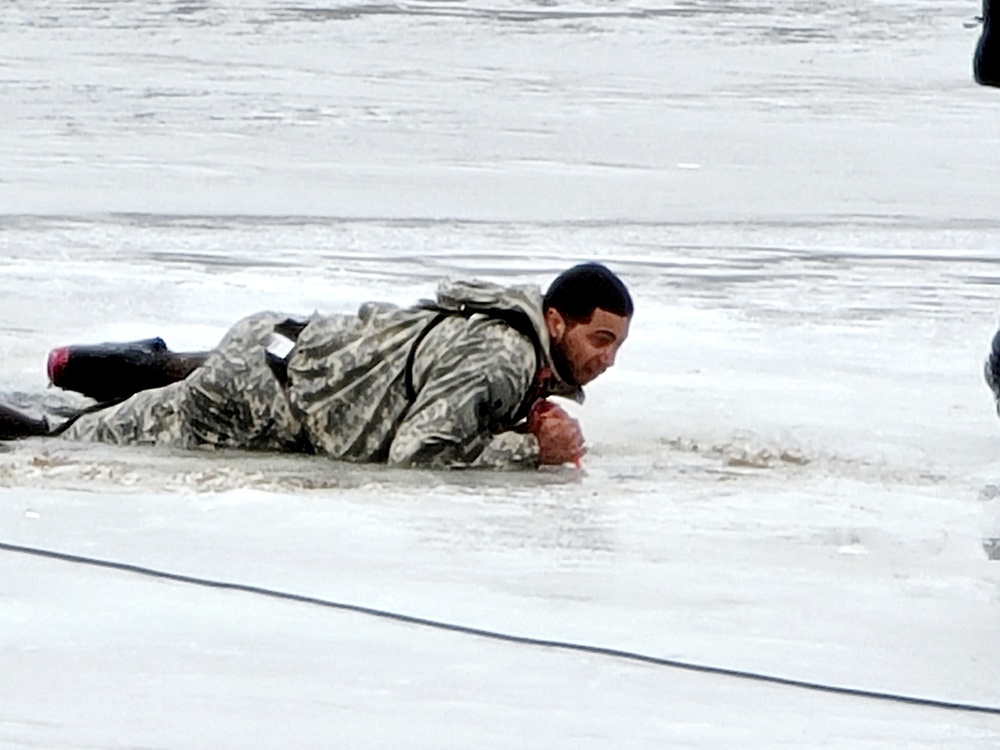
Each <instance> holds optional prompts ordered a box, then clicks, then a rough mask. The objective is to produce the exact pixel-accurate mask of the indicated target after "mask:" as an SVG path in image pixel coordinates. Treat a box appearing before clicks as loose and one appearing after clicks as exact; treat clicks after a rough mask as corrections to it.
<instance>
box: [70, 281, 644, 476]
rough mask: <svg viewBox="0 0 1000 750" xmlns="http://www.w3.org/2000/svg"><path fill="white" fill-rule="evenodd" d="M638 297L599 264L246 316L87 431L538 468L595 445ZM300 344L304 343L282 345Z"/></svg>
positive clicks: (109, 437) (115, 438) (394, 460)
mask: <svg viewBox="0 0 1000 750" xmlns="http://www.w3.org/2000/svg"><path fill="white" fill-rule="evenodd" d="M631 315H632V301H631V298H630V297H629V294H628V291H627V290H626V288H625V286H624V284H622V282H621V281H620V280H619V279H618V278H617V277H616V276H614V274H612V273H611V272H610V271H608V269H606V268H605V267H604V266H601V265H599V264H584V265H582V266H576V267H575V268H572V269H570V270H569V271H567V272H565V273H564V274H562V275H561V276H560V277H559V278H558V279H557V280H556V281H555V282H554V283H553V285H552V287H550V289H549V292H548V294H547V295H546V297H545V298H543V297H542V294H541V292H540V291H539V290H538V289H537V288H536V287H532V286H514V287H509V288H505V287H501V286H498V285H494V284H488V283H483V282H450V283H444V284H442V285H441V287H440V288H439V291H438V295H437V299H436V300H435V301H434V302H433V303H428V302H425V303H422V304H420V305H418V306H416V307H412V308H399V307H396V306H393V305H388V304H375V303H369V304H365V305H363V306H362V307H361V309H360V311H359V312H358V314H357V315H315V316H313V317H312V318H309V319H308V320H305V321H301V322H297V321H294V320H291V319H289V318H288V317H287V316H285V315H278V314H276V313H270V312H266V313H259V314H256V315H253V316H251V317H248V318H246V319H244V320H242V321H240V322H239V323H237V324H236V325H235V326H234V327H233V328H232V329H231V330H230V331H229V332H228V333H227V334H226V336H225V337H224V338H223V340H222V342H221V343H220V344H219V346H218V348H217V349H215V350H214V351H213V352H212V353H211V355H210V356H209V357H208V359H207V360H206V361H205V362H204V364H202V365H201V366H200V367H198V368H197V369H195V370H194V371H193V372H191V374H190V375H188V376H187V377H186V378H185V379H184V380H182V381H179V382H176V383H173V384H171V385H167V386H164V387H162V388H156V389H153V390H147V391H142V392H140V393H137V394H135V395H134V396H132V397H131V398H129V399H128V400H126V401H124V402H122V403H120V404H118V405H116V406H110V407H108V408H106V409H103V410H100V411H97V412H94V413H92V414H86V415H83V416H82V417H80V418H79V419H77V420H76V422H75V423H73V424H72V425H71V426H70V427H69V429H68V430H66V432H65V433H64V435H65V437H67V438H69V439H73V440H89V441H101V442H106V443H116V444H142V443H145V444H157V445H168V446H173V447H180V448H196V447H202V446H218V447H232V448H243V449H253V450H274V451H312V452H316V453H321V454H325V455H328V456H331V457H333V458H337V459H343V460H348V461H358V462H387V463H389V464H393V465H397V466H432V467H491V468H527V467H537V466H538V465H539V464H542V463H549V464H559V463H565V462H570V461H573V460H575V459H578V458H579V456H580V455H582V453H583V451H584V448H583V437H582V434H581V433H580V429H579V425H578V424H577V423H576V421H575V420H573V419H572V418H570V417H569V416H568V415H567V414H566V413H565V411H563V410H562V409H560V408H559V407H555V406H552V405H551V404H550V402H547V401H545V398H546V397H547V396H550V395H559V396H566V397H569V398H573V399H576V400H577V401H582V399H583V391H582V389H581V386H582V385H583V384H584V383H586V382H589V380H592V379H593V378H594V377H597V376H598V375H599V374H600V373H602V372H603V371H604V370H605V369H607V367H610V366H611V365H612V364H613V362H614V357H615V354H616V353H617V350H618V347H619V346H621V343H622V342H623V341H624V340H625V337H626V336H627V335H628V324H629V321H630V318H631ZM280 343H285V344H286V345H287V347H290V351H287V352H286V351H284V350H280V349H276V344H280Z"/></svg>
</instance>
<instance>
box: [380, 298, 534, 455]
mask: <svg viewBox="0 0 1000 750" xmlns="http://www.w3.org/2000/svg"><path fill="white" fill-rule="evenodd" d="M535 368H536V362H535V350H534V346H533V345H532V343H531V342H530V341H529V340H528V339H527V338H526V337H525V336H524V335H523V334H520V333H518V332H516V331H514V330H513V329H511V328H510V327H508V326H507V325H506V324H504V323H502V322H500V321H497V320H490V319H485V318H480V317H476V318H472V319H465V318H460V317H456V318H451V319H448V320H446V321H444V322H443V323H441V325H439V326H438V327H437V328H435V329H434V330H433V331H431V333H430V334H428V336H427V338H426V339H425V340H424V342H423V343H422V344H421V345H420V349H419V350H418V352H417V356H416V358H415V361H414V365H413V383H414V387H415V390H416V393H417V396H416V399H415V401H414V402H413V405H412V406H411V407H410V409H409V410H408V411H407V413H406V415H405V417H404V418H403V421H402V422H401V423H400V425H399V427H398V428H397V430H396V434H395V437H394V438H393V441H392V445H391V446H390V449H389V463H390V464H394V465H397V466H433V467H455V468H458V467H484V468H494V469H507V468H537V466H538V442H537V441H536V440H535V437H534V436H533V435H529V434H523V433H518V432H514V431H511V430H510V429H509V428H510V426H511V422H512V419H513V415H514V414H515V413H516V412H517V410H518V407H519V406H520V405H521V402H522V401H523V399H524V398H525V395H526V394H527V392H528V389H529V388H530V387H531V383H532V380H533V379H534V375H535Z"/></svg>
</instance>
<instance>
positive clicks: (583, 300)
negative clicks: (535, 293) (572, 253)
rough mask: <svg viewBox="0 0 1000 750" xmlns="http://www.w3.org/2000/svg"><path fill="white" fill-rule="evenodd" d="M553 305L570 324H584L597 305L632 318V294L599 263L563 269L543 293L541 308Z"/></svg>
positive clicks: (582, 264)
mask: <svg viewBox="0 0 1000 750" xmlns="http://www.w3.org/2000/svg"><path fill="white" fill-rule="evenodd" d="M550 307H554V308H555V309H556V310H558V311H559V313H560V314H561V315H562V316H563V317H564V318H568V319H569V320H571V321H572V322H574V323H585V322H587V321H589V320H590V319H591V317H593V315H594V310H596V309H597V308H598V307H599V308H601V309H602V310H607V311H608V312H609V313H613V314H615V315H621V316H622V317H624V318H629V317H632V311H633V306H632V297H631V295H630V294H629V293H628V289H626V288H625V284H624V283H623V282H622V280H621V279H619V278H618V277H617V276H615V275H614V274H613V273H612V272H611V271H609V270H608V269H607V268H606V267H605V266H603V265H601V264H600V263H581V264H580V265H578V266H573V267H572V268H570V269H569V270H566V271H563V272H562V273H561V274H559V276H558V277H557V278H556V280H555V281H553V282H552V285H551V286H550V287H549V290H548V291H547V292H546V293H545V298H544V300H543V302H542V308H543V309H545V310H547V309H548V308H550Z"/></svg>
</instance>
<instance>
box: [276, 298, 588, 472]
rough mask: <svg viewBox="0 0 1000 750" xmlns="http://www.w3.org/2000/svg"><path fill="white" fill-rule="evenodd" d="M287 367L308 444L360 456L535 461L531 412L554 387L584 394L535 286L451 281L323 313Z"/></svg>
mask: <svg viewBox="0 0 1000 750" xmlns="http://www.w3.org/2000/svg"><path fill="white" fill-rule="evenodd" d="M442 313H444V314H442ZM287 369H288V388H287V394H288V400H289V404H290V405H291V409H292V413H293V414H294V415H295V417H296V418H297V420H298V421H300V422H301V424H302V426H303V429H304V431H305V435H306V437H307V439H308V440H309V442H310V443H311V444H312V445H313V447H314V448H315V449H316V450H317V451H318V452H321V453H325V454H328V455H330V456H332V457H335V458H339V459H345V460H349V461H378V462H388V463H390V464H393V465H401V466H408V465H423V466H449V467H455V466H485V467H494V468H503V467H534V466H537V465H538V443H537V441H536V439H535V437H534V436H533V435H530V434H527V433H525V432H524V431H523V425H521V429H518V427H519V422H520V421H521V420H522V419H523V417H524V416H525V414H526V412H527V408H528V407H530V405H531V403H532V402H533V401H534V400H535V399H536V398H541V397H544V396H547V395H550V394H556V395H563V396H568V397H571V398H575V399H576V400H578V401H582V399H583V393H582V391H581V390H580V389H579V388H574V387H571V386H569V385H567V384H566V383H565V381H563V380H562V379H561V378H560V377H559V376H558V375H557V374H555V369H554V367H553V365H552V361H551V359H550V356H549V336H548V331H547V329H546V326H545V322H544V318H543V315H542V297H541V293H540V291H539V290H538V289H537V288H536V287H531V286H515V287H509V288H505V287H501V286H498V285H494V284H489V283H484V282H445V283H443V284H442V285H441V287H440V288H439V290H438V295H437V300H436V301H434V302H431V303H423V304H421V305H419V306H417V307H413V308H399V307H396V306H393V305H387V304H375V303H369V304H365V305H363V306H362V307H361V309H360V311H359V313H358V314H357V315H356V316H355V315H335V316H315V317H313V318H312V319H311V320H310V321H309V322H308V324H307V325H306V327H305V328H304V329H303V330H302V332H301V333H300V334H299V336H298V338H297V340H296V343H295V348H294V349H293V350H292V352H291V354H290V356H289V358H288V362H287Z"/></svg>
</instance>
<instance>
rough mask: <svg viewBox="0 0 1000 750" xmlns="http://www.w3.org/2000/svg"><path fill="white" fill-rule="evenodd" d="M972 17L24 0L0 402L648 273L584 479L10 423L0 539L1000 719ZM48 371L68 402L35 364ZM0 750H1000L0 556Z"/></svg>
mask: <svg viewBox="0 0 1000 750" xmlns="http://www.w3.org/2000/svg"><path fill="white" fill-rule="evenodd" d="M979 10H980V6H979V3H978V2H943V3H942V2H938V3H929V2H920V1H919V0H898V1H897V2H876V1H872V2H867V3H846V4H845V3H836V4H835V3H825V2H805V1H803V2H790V3H786V4H779V5H771V4H768V3H764V2H751V1H749V0H747V1H745V2H712V3H709V2H702V1H701V0H693V1H692V2H676V3H645V4H642V3H622V4H611V3H608V2H606V1H605V2H597V1H596V0H595V1H593V2H579V3H561V2H537V3H529V2H509V1H506V0H501V2H500V3H499V4H495V5H483V4H481V3H479V2H457V1H451V2H433V3H409V2H404V3H387V4H378V3H375V4H367V5H352V4H348V3H324V4H318V3H317V4H315V5H308V4H298V5H292V4H289V3H286V2H275V1H273V0H258V1H257V2H256V3H236V2H233V1H232V0H220V1H218V2H205V1H202V0H186V1H185V2H158V3H152V2H138V1H137V0H131V1H129V0H123V1H120V2H115V3H110V2H98V1H97V0H92V1H91V2H68V1H67V2H51V1H50V2H41V1H40V0H39V1H37V2H30V1H23V2H14V3H9V4H8V5H7V6H6V7H5V9H4V16H3V21H2V22H0V106H2V109H3V112H4V116H3V117H2V118H0V166H2V169H0V280H2V285H3V289H4V294H3V295H2V296H0V357H2V361H3V367H2V368H0V392H2V393H5V394H7V400H8V401H9V402H11V403H20V404H28V403H31V402H32V401H33V399H37V395H38V394H40V393H44V391H45V387H46V379H45V372H44V365H45V358H46V356H47V353H48V351H49V350H50V349H51V348H52V347H54V346H58V345H63V344H67V343H84V342H97V341H104V340H127V339H130V338H138V337H146V336H154V335H162V336H163V337H164V338H165V339H166V340H167V342H168V344H170V345H171V347H172V348H174V349H187V348H192V347H205V346H211V345H212V344H213V343H214V342H215V341H216V340H217V339H218V337H219V336H220V335H221V334H222V332H223V331H224V330H225V329H226V327H227V326H228V325H229V323H231V322H232V321H234V320H236V319H237V318H239V317H240V316H242V315H244V314H247V313H249V312H253V311H256V310H260V309H265V308H272V309H279V310H284V311H288V312H292V313H309V312H311V311H313V310H316V309H320V310H325V311H332V310H350V309H353V308H354V307H356V306H357V304H358V303H360V302H362V301H364V300H367V299H383V300H390V301H395V302H400V303H407V302H410V301H414V300H416V299H418V298H420V297H424V296H428V295H430V294H431V293H432V292H433V290H434V286H435V283H436V281H437V280H438V279H440V278H442V277H446V276H477V277H481V278H487V279H490V280H494V281H502V282H503V281H506V282H518V283H521V282H537V283H539V284H542V285H545V284H547V283H548V282H549V281H550V280H551V279H552V278H553V277H554V276H555V275H556V273H558V272H559V271H560V270H562V269H563V268H565V267H567V266H569V265H571V264H574V263H576V262H579V261H581V260H587V259H594V260H601V261H604V262H606V263H608V264H609V265H611V266H612V267H613V268H614V269H615V270H616V271H618V272H619V273H620V274H621V275H622V276H623V278H624V279H625V280H626V282H627V283H628V284H629V286H630V288H631V289H632V290H633V294H634V296H635V298H636V302H637V314H636V319H635V322H634V324H633V326H632V335H631V337H630V340H629V342H628V343H627V344H626V346H625V347H624V348H623V350H622V353H621V356H620V357H619V360H618V365H617V366H616V367H615V369H613V370H612V371H610V372H609V373H608V374H607V375H605V376H604V377H603V378H602V379H601V380H599V381H598V382H597V383H595V384H594V385H593V386H592V387H590V388H589V389H588V401H587V404H586V405H585V406H584V407H582V408H579V409H576V410H575V411H576V413H578V415H579V417H580V419H581V421H582V423H583V427H584V430H585V432H586V434H587V437H588V443H589V446H590V452H589V453H588V455H587V457H586V459H585V461H584V471H583V472H582V473H578V472H576V471H573V470H570V469H566V470H560V471H543V472H539V473H537V474H534V473H532V474H483V473H473V472H467V473H462V472H457V473H436V472H419V471H418V472H401V471H392V470H386V469H384V468H380V467H351V466H340V465H335V464H332V463H330V462H325V461H323V460H321V459H316V458H304V457H291V456H246V455H238V454H176V453H168V452H162V451H150V450H138V449H136V450H121V449H118V450H114V449H108V448H103V447H99V446H98V447H94V446H81V445H72V444H67V443H63V442H58V441H48V442H46V441H28V442H23V443H17V444H7V445H6V446H2V447H0V543H4V542H5V543H10V544H16V545H26V546H37V547H42V548H46V549H55V550H61V551H64V552H68V553H74V554H80V555H89V556H93V557H98V558H102V559H112V560H119V561H123V562H129V563H134V564H137V565H145V566H149V567H152V568H157V569H162V570H167V571H171V572H175V573H181V574H187V575H191V576H201V577H206V578H218V579H222V580H225V581H231V582H238V583H244V584H249V585H256V586H266V587H272V588H276V589H281V590H283V591H289V592H295V593H299V594H304V595H307V596H312V597H319V598H325V599H331V600H336V601H342V602H349V603H352V604H357V605H361V606H368V607H374V608H380V609H386V610H393V611H398V612H402V613H405V614H408V615H413V616H416V617H423V618H431V619H439V620H443V621H447V622H453V623H460V624H464V625H468V626H471V627H477V628H483V629H493V630H499V631H503V632H507V633H512V634H518V635H524V636H530V637H535V638H541V639H563V640H569V641H573V642H578V643H585V644H591V645H597V646H605V647H608V648H613V649H622V650H632V651H636V652H640V653H643V654H648V655H651V656H657V657H663V658H670V659H677V660H682V661H687V662H696V663H701V664H707V665H712V666H719V667H728V668H732V669H738V670H756V671H760V672H764V673H767V674H771V675H779V676H782V677H788V678H793V679H799V680H806V681H816V682H823V683H828V684H833V685H840V686H848V687H858V688H863V689H867V690H874V691H885V692H892V693H900V694H904V695H911V696H919V697H925V698H934V699H938V700H944V701H955V702H963V703H976V704H986V705H991V706H1000V690H998V689H997V685H996V675H997V674H998V673H1000V655H998V654H997V650H996V647H995V644H996V643H997V642H1000V562H997V561H992V560H990V559H989V558H988V555H987V551H986V548H987V547H989V544H990V540H992V539H994V538H1000V450H998V449H1000V423H998V421H997V417H996V414H995V411H994V406H993V403H992V400H991V397H990V393H989V391H988V390H987V388H986V387H985V385H984V384H983V381H982V376H981V369H982V361H983V358H984V356H985V353H986V351H987V348H988V346H989V341H990V338H991V336H992V334H993V332H994V330H995V329H996V326H997V323H998V312H1000V305H998V298H1000V294H998V284H1000V261H998V256H997V238H998V237H1000V214H998V206H1000V120H998V117H997V112H998V107H1000V98H998V97H1000V91H996V90H989V89H983V88H980V87H977V86H976V85H975V84H974V83H973V82H972V80H971V55H972V50H973V48H974V46H975V42H976V39H977V36H978V30H977V29H974V28H967V27H966V24H967V23H968V22H971V20H972V17H973V16H974V15H975V14H977V13H978V12H979ZM49 395H51V394H49ZM0 571H2V573H0V660H2V663H3V665H4V668H3V670H2V671H0V746H2V747H4V748H62V747H108V748H131V747H140V746H141V747H164V748H167V747H169V748H191V747H205V748H220V747H233V748H237V747H238V748H241V750H242V749H243V748H287V747H335V746H336V747H340V746H350V747H365V748H368V747H372V748H374V747H379V748H382V747H386V748H388V747H406V748H417V747H419V748H424V747H426V748H442V747H449V748H466V747H470V746H477V747H487V748H492V747H496V748H515V747H516V748H522V747H588V748H589V747H593V748H598V747H600V748H606V747H628V748H654V747H656V748H660V747H691V748H731V747H734V746H738V747H747V748H751V747H752V748H774V747H781V746H785V747H803V748H805V747H808V748H813V747H818V746H823V747H837V748H858V747H866V748H868V747H870V748H914V747H927V748H930V747H961V748H983V749H985V748H990V749H992V748H995V747H997V744H998V742H1000V717H998V716H995V715H987V714H975V713H968V712H954V711H944V710H940V709H932V708H928V707H919V706H904V705H897V704H892V703H886V702H878V701H871V700H864V699H860V698H849V697H844V696H835V695H826V694H822V693H811V692H804V691H800V690H795V689H792V688H787V687H777V686H773V685H770V686H769V685H761V684H756V683H752V682H746V681H738V680H731V679H726V678H722V677H719V676H712V675H700V674H693V673H688V672H679V671H675V670H671V669H666V668H663V667H656V666H652V665H641V664H635V663H629V662H623V661H619V660H614V659H610V658H606V657H598V656H595V655H584V654H574V653H567V652H559V651H552V650H546V649H539V648H533V647H529V646H523V645H515V644H502V643H496V642H491V641H484V640H480V639H476V638H472V637H469V636H462V635H458V634H449V633H444V632H439V631H434V630H427V629H424V628H420V627H416V626H412V625H402V624H398V623H390V622H385V621H381V620H376V619H371V618H367V617H364V616H362V615H358V614H348V613H343V612H337V611H333V610H327V609H319V608H316V607H310V606H308V605H305V604H293V603H287V602H280V601H274V600H270V599H265V598H260V597H254V596H252V595H249V594H245V593H239V592H225V591H213V590H207V589H202V588H196V587H192V586H187V585H184V584H181V583H168V582H163V581H153V580H150V579H145V578H140V577H137V576H134V575H129V574H126V573H123V572H115V571H109V570H99V569H95V568H88V567H81V566H76V565H71V564H69V563H66V562H58V561H54V560H44V559H39V558H33V557H26V556H23V555H18V554H14V553H9V552H0Z"/></svg>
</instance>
